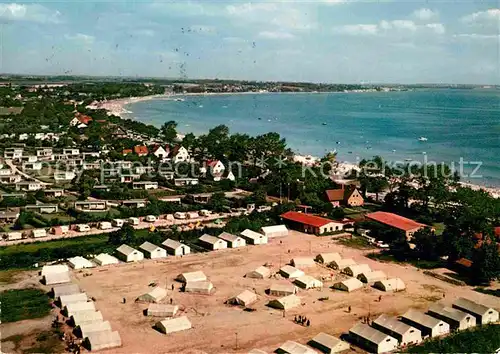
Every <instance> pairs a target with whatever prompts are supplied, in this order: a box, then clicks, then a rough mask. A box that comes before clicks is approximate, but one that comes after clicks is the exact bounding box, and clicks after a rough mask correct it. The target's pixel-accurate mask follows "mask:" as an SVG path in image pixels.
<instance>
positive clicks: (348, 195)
mask: <svg viewBox="0 0 500 354" xmlns="http://www.w3.org/2000/svg"><path fill="white" fill-rule="evenodd" d="M326 198H327V200H328V201H329V202H330V203H331V204H332V205H333V206H334V207H339V206H340V205H341V204H342V205H346V206H362V205H363V204H364V199H363V196H362V195H361V193H360V192H359V190H358V189H357V188H356V186H354V185H350V186H346V187H344V185H342V188H339V189H329V190H327V191H326Z"/></svg>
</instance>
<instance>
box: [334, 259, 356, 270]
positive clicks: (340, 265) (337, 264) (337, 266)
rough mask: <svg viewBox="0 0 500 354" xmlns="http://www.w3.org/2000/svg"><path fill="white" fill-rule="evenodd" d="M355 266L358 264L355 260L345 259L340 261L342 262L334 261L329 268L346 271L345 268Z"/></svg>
mask: <svg viewBox="0 0 500 354" xmlns="http://www.w3.org/2000/svg"><path fill="white" fill-rule="evenodd" d="M355 264H356V262H355V261H354V260H353V259H351V258H344V259H340V260H334V261H332V262H330V264H329V265H328V266H329V267H331V268H333V269H344V268H345V267H349V266H352V265H355Z"/></svg>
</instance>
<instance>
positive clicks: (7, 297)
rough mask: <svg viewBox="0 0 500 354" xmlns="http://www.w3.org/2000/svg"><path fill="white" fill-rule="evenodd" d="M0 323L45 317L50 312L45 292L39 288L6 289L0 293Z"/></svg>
mask: <svg viewBox="0 0 500 354" xmlns="http://www.w3.org/2000/svg"><path fill="white" fill-rule="evenodd" d="M0 300H1V304H2V313H1V315H0V318H1V320H2V323H5V322H16V321H21V320H27V319H32V318H40V317H45V316H47V315H48V314H49V313H50V309H51V307H50V304H49V298H48V297H47V294H45V292H43V291H42V290H40V289H21V290H7V291H4V292H2V293H0Z"/></svg>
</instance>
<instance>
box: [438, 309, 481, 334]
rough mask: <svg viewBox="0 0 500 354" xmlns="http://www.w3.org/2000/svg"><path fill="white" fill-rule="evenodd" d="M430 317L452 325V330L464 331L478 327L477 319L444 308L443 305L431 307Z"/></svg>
mask: <svg viewBox="0 0 500 354" xmlns="http://www.w3.org/2000/svg"><path fill="white" fill-rule="evenodd" d="M428 313H429V315H431V316H432V317H436V318H438V319H440V320H443V321H444V322H446V323H448V324H449V325H450V329H452V330H459V331H462V330H464V329H467V328H470V327H474V326H475V325H476V317H474V316H473V315H471V314H469V313H467V312H463V311H460V310H458V309H455V308H452V307H447V306H444V305H443V304H432V305H431V306H430V307H429V311H428Z"/></svg>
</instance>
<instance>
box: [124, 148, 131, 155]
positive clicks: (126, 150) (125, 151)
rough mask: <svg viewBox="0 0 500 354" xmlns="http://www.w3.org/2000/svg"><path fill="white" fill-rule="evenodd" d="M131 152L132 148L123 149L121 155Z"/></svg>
mask: <svg viewBox="0 0 500 354" xmlns="http://www.w3.org/2000/svg"><path fill="white" fill-rule="evenodd" d="M132 152H133V151H132V149H123V151H122V155H123V156H127V155H130V154H131V153H132Z"/></svg>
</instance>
